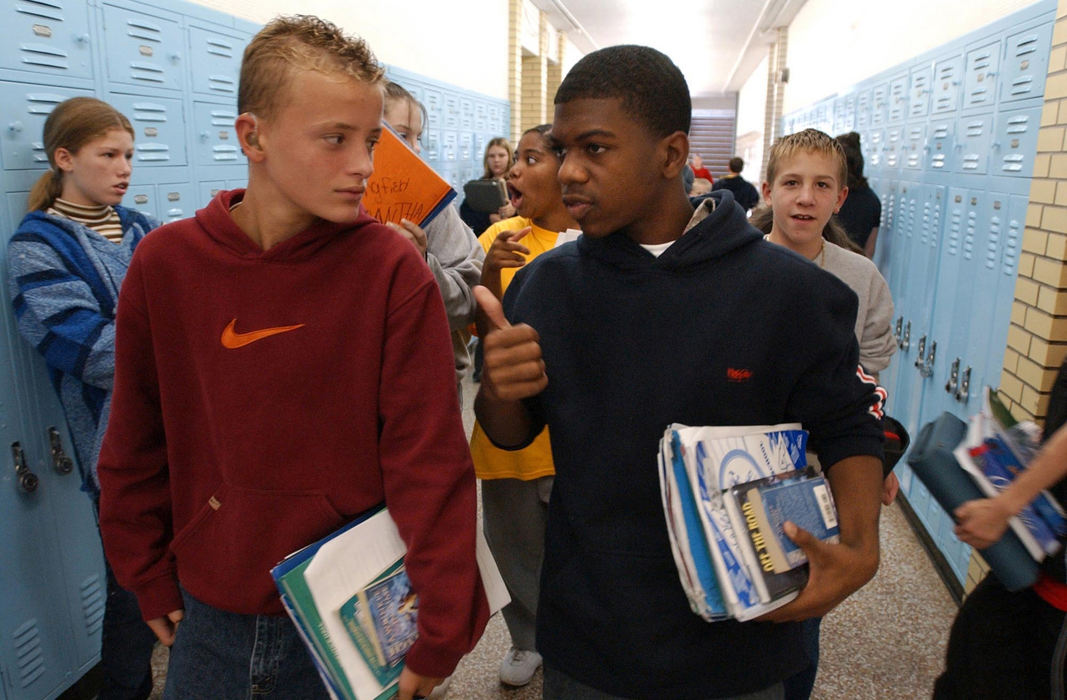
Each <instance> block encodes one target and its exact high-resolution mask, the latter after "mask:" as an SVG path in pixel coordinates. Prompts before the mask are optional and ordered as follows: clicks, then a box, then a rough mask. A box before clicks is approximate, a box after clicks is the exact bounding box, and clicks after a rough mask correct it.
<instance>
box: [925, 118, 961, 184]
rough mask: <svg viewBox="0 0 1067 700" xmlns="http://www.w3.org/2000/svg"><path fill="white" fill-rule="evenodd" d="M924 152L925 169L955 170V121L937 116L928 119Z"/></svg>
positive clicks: (932, 170)
mask: <svg viewBox="0 0 1067 700" xmlns="http://www.w3.org/2000/svg"><path fill="white" fill-rule="evenodd" d="M927 133H929V135H930V138H929V140H928V141H927V146H926V152H927V153H928V159H927V163H926V167H927V168H928V169H929V170H930V171H931V172H934V171H939V170H940V171H953V170H955V169H956V157H955V154H956V119H955V118H954V117H943V116H937V117H933V118H932V119H930V123H929V128H928V132H927Z"/></svg>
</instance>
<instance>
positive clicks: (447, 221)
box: [390, 205, 485, 331]
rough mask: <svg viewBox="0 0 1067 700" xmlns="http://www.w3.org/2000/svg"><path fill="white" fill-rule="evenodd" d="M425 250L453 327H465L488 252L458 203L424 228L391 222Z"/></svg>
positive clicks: (451, 328)
mask: <svg viewBox="0 0 1067 700" xmlns="http://www.w3.org/2000/svg"><path fill="white" fill-rule="evenodd" d="M390 226H391V227H392V228H393V229H394V230H396V231H398V232H399V233H400V234H401V235H403V236H404V237H405V238H407V239H408V240H409V241H411V243H412V245H414V246H415V248H416V249H417V250H418V251H419V252H420V253H422V255H423V257H424V258H425V259H426V264H427V265H428V266H429V268H430V271H431V272H433V276H434V279H436V280H437V286H438V288H439V289H440V290H441V298H442V300H443V301H444V303H445V312H446V313H447V314H448V327H449V329H450V330H454V331H456V330H463V329H465V328H466V327H467V326H468V325H469V324H470V323H471V321H473V320H474V310H475V308H476V306H475V303H474V295H473V294H472V293H471V288H472V287H473V286H474V285H476V284H478V281H479V280H480V279H481V276H482V260H483V259H484V258H485V252H484V251H483V250H482V247H481V245H480V244H479V243H478V239H477V238H476V237H475V236H474V233H473V232H472V231H471V229H470V227H469V226H467V224H465V223H464V222H463V220H462V219H461V218H460V216H459V213H458V212H457V211H456V209H455V207H453V206H451V205H449V206H446V207H445V208H444V209H442V210H441V212H440V213H439V214H438V215H437V216H435V217H434V218H433V219H431V220H430V222H429V223H428V224H427V225H426V228H425V229H422V228H420V227H419V226H418V225H417V224H414V223H412V222H410V221H407V220H404V221H403V222H401V225H399V226H397V225H395V224H390Z"/></svg>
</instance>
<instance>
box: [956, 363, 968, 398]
mask: <svg viewBox="0 0 1067 700" xmlns="http://www.w3.org/2000/svg"><path fill="white" fill-rule="evenodd" d="M970 389H971V368H970V367H968V368H967V369H965V370H963V377H962V378H961V379H960V388H959V390H958V391H956V400H957V401H959V402H960V403H967V399H969V398H971V397H970V396H969V392H970Z"/></svg>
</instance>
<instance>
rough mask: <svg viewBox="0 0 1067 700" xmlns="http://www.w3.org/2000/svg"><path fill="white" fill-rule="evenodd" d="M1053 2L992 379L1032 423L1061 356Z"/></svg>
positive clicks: (1063, 223)
mask: <svg viewBox="0 0 1067 700" xmlns="http://www.w3.org/2000/svg"><path fill="white" fill-rule="evenodd" d="M1058 5H1059V6H1058V8H1057V11H1056V25H1055V29H1054V30H1053V33H1052V49H1051V51H1050V52H1049V66H1048V78H1047V80H1046V82H1045V107H1044V110H1043V111H1042V113H1041V128H1040V131H1039V132H1038V140H1037V156H1036V157H1035V158H1034V173H1033V180H1032V181H1031V183H1030V203H1029V206H1028V208H1027V211H1026V228H1025V231H1024V233H1023V246H1022V253H1021V254H1020V256H1019V276H1018V278H1017V280H1016V283H1015V301H1014V303H1013V305H1012V313H1011V327H1010V328H1009V329H1008V347H1007V348H1006V349H1005V351H1004V369H1003V371H1002V372H1001V376H1000V396H1001V398H1002V399H1003V400H1004V401H1005V403H1006V404H1007V405H1008V407H1009V409H1010V410H1011V412H1012V414H1013V415H1014V416H1015V417H1016V418H1018V419H1031V420H1038V421H1041V420H1043V419H1044V417H1045V415H1046V413H1047V409H1048V396H1049V391H1050V390H1051V388H1052V382H1053V380H1054V379H1055V377H1056V372H1057V371H1058V370H1059V367H1060V364H1061V363H1062V362H1063V360H1064V357H1067V142H1065V138H1064V136H1065V132H1067V0H1059V3H1058Z"/></svg>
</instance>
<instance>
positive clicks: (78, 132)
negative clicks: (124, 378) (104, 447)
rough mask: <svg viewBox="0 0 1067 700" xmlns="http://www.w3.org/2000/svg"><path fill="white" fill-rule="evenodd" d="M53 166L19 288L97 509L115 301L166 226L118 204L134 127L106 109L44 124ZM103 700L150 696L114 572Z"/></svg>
mask: <svg viewBox="0 0 1067 700" xmlns="http://www.w3.org/2000/svg"><path fill="white" fill-rule="evenodd" d="M43 136H44V138H43V141H44V148H45V153H46V154H47V156H48V164H49V165H50V166H51V167H50V169H49V170H48V172H46V173H44V174H43V175H42V176H41V177H40V179H39V180H38V181H37V183H36V184H35V185H34V186H33V189H32V190H31V192H30V195H29V201H28V209H29V213H27V214H26V216H25V217H24V218H23V219H22V223H21V224H19V228H18V230H17V231H16V232H15V235H14V236H13V237H12V238H11V241H10V242H9V243H8V249H7V265H8V273H9V274H8V291H9V292H10V295H11V299H12V303H13V304H14V307H15V319H16V324H17V327H18V330H19V333H21V334H22V336H23V337H24V338H26V340H27V341H29V343H30V344H31V345H33V346H34V347H35V348H36V349H37V350H38V351H39V352H40V353H41V354H42V355H44V358H45V362H46V363H47V365H48V370H49V374H50V375H51V378H52V385H53V387H55V389H56V392H57V393H58V394H59V398H60V400H61V402H62V404H63V410H64V413H65V415H66V419H67V425H68V427H69V429H70V434H71V439H72V441H73V443H74V452H75V455H76V456H77V458H78V465H79V468H80V470H81V475H82V480H83V488H84V490H85V491H87V492H88V493H89V495H90V497H91V498H92V500H93V505H94V506H98V505H99V500H100V486H99V481H98V480H97V478H96V460H97V455H98V452H99V449H100V441H101V439H102V438H103V434H104V430H105V428H106V427H107V415H108V409H109V406H110V401H111V384H112V379H113V377H114V374H115V305H116V303H117V302H118V295H119V285H120V284H121V283H122V279H123V277H124V276H125V274H126V268H127V267H128V266H129V263H130V258H131V257H132V255H133V251H134V248H135V247H136V246H137V244H138V242H140V240H141V239H142V238H144V236H145V234H147V233H148V232H149V231H151V230H152V229H154V228H156V227H157V226H158V225H159V224H158V222H157V221H155V220H153V219H151V218H149V217H147V216H145V215H144V214H142V213H140V212H137V211H133V210H131V209H126V208H124V207H122V206H119V202H121V201H122V197H123V196H124V195H125V194H126V191H127V189H128V188H129V184H130V170H131V162H132V160H133V136H134V132H133V127H131V126H130V122H129V120H128V119H127V118H126V117H124V116H123V115H122V114H121V113H120V112H119V111H118V110H116V109H115V108H114V107H112V106H111V105H109V104H107V103H106V102H101V101H100V100H97V99H95V98H92V97H75V98H73V99H70V100H66V101H65V102H62V103H60V104H59V105H57V106H56V107H55V109H53V110H52V113H51V114H50V115H49V116H48V119H47V120H45V124H44V135H43ZM107 579H108V597H107V603H106V606H105V610H104V628H103V641H102V644H101V665H102V667H103V671H104V686H103V688H102V689H101V692H100V696H99V697H100V698H101V699H102V700H103V699H106V698H146V697H148V695H149V694H150V693H151V690H152V668H151V657H152V648H153V645H154V642H155V635H154V634H153V633H152V631H151V630H150V629H149V628H148V626H147V625H146V624H144V622H142V620H141V615H140V611H139V609H138V607H137V602H136V599H135V598H134V597H133V595H132V594H131V593H129V592H127V591H124V590H123V589H121V588H119V587H118V585H117V584H116V583H115V580H114V577H113V576H112V574H111V568H110V566H109V567H108V568H107Z"/></svg>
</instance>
